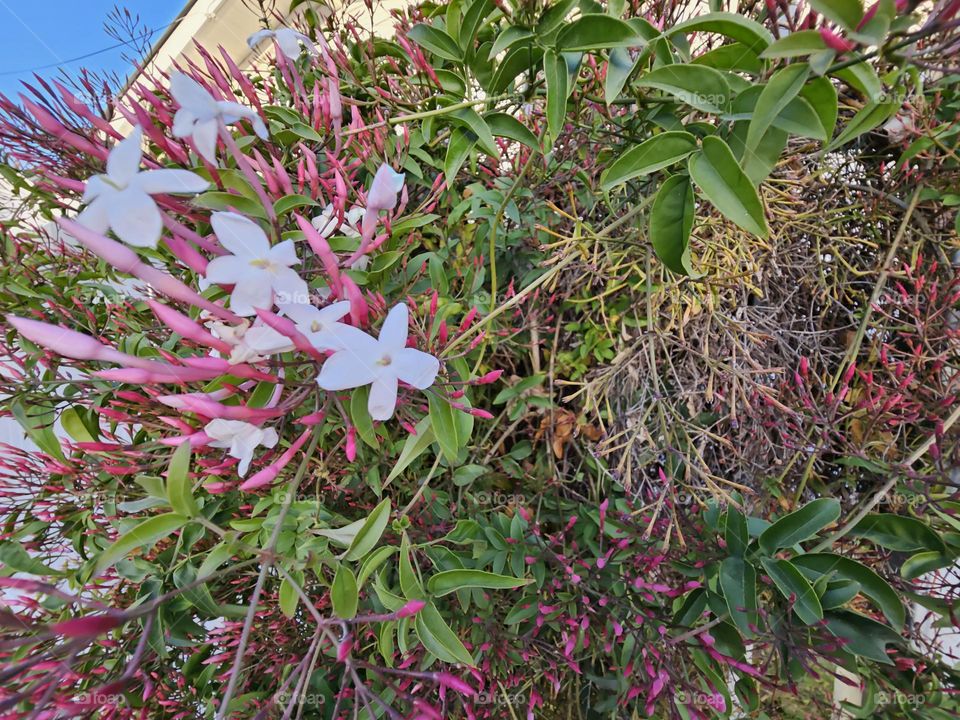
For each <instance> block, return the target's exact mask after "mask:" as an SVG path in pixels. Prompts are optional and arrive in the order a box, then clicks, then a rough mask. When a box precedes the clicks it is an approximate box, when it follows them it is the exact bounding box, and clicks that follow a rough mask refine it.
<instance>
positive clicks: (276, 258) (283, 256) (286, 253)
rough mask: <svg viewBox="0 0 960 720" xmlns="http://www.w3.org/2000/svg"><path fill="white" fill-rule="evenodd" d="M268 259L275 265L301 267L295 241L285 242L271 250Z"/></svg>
mask: <svg viewBox="0 0 960 720" xmlns="http://www.w3.org/2000/svg"><path fill="white" fill-rule="evenodd" d="M268 257H269V258H270V259H271V260H272V261H273V262H275V263H280V264H281V265H286V266H287V267H290V266H291V265H299V264H300V258H298V257H297V246H296V245H295V244H294V242H293V240H284V241H283V242H281V243H277V244H276V245H274V246H273V247H272V248H270V253H269V255H268Z"/></svg>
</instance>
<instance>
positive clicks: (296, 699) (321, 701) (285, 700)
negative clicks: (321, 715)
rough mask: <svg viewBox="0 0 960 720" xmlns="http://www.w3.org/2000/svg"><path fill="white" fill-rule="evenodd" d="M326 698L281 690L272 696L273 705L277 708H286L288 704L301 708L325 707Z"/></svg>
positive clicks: (316, 694) (314, 694)
mask: <svg viewBox="0 0 960 720" xmlns="http://www.w3.org/2000/svg"><path fill="white" fill-rule="evenodd" d="M326 702H327V698H326V696H325V695H321V694H320V693H303V694H300V693H296V692H291V691H290V690H282V691H280V692H279V693H277V694H276V695H274V696H273V704H274V705H276V706H278V707H286V706H287V705H289V704H290V703H294V704H296V705H301V706H303V707H319V706H321V705H325V704H326Z"/></svg>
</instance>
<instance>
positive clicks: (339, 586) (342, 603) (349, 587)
mask: <svg viewBox="0 0 960 720" xmlns="http://www.w3.org/2000/svg"><path fill="white" fill-rule="evenodd" d="M330 602H331V603H333V614H334V615H336V616H337V617H338V618H342V619H343V620H350V619H351V618H353V617H354V616H356V614H357V604H358V603H359V602H360V594H359V591H358V589H357V577H356V575H354V574H353V570H351V569H350V568H349V567H348V566H347V565H346V564H343V565H340V567H338V568H337V574H336V575H334V577H333V585H331V586H330Z"/></svg>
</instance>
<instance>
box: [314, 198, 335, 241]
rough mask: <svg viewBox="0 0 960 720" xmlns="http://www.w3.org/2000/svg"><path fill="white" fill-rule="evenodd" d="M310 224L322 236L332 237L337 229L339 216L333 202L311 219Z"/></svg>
mask: <svg viewBox="0 0 960 720" xmlns="http://www.w3.org/2000/svg"><path fill="white" fill-rule="evenodd" d="M310 224H311V225H313V227H314V229H315V230H316V231H317V232H318V233H320V237H323V238H326V237H330V235H332V234H333V231H334V230H336V229H337V216H336V211H335V210H334V209H333V203H330V204H329V205H327V206H326V207H325V208H324V209H323V212H322V213H320V214H319V215H317V216H316V217H315V218H313V220H311V221H310Z"/></svg>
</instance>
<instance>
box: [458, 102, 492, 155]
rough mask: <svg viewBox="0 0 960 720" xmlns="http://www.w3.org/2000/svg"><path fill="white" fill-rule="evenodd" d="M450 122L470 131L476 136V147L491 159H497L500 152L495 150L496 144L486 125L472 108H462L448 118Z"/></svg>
mask: <svg viewBox="0 0 960 720" xmlns="http://www.w3.org/2000/svg"><path fill="white" fill-rule="evenodd" d="M450 118H451V120H454V121H455V122H458V123H461V124H462V125H463V126H464V127H465V128H467V129H468V130H470V131H471V132H472V133H473V134H474V135H476V136H477V145H478V146H479V147H480V149H481V150H483V151H484V152H485V153H487V155H490V156H492V157H499V155H500V151H499V149H498V148H497V143H496V141H495V140H494V139H493V133H492V132H490V128H489V127H488V126H487V123H486V122H484V120H483V118H482V117H480V115H479V114H478V113H477V111H476V110H474V109H473V108H463V109H462V110H457V111H456V112H455V113H453V114H452V115H451V116H450Z"/></svg>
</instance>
